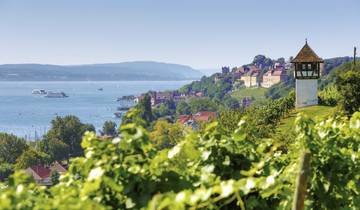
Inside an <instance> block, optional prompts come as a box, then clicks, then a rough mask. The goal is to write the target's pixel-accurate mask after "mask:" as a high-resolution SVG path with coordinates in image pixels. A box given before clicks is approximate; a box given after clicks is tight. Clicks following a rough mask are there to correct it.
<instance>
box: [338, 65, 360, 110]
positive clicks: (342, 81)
mask: <svg viewBox="0 0 360 210" xmlns="http://www.w3.org/2000/svg"><path fill="white" fill-rule="evenodd" d="M335 85H336V89H337V91H338V92H339V95H340V100H339V103H338V104H339V106H340V108H341V109H342V110H343V111H344V112H345V113H346V114H347V115H349V116H350V115H352V114H353V113H354V112H356V111H359V110H360V71H358V70H350V71H346V72H341V73H339V74H338V77H337V79H336V81H335Z"/></svg>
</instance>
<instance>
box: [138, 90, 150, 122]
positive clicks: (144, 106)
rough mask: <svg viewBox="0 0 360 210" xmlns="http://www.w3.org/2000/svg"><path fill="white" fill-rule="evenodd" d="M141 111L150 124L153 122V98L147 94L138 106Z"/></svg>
mask: <svg viewBox="0 0 360 210" xmlns="http://www.w3.org/2000/svg"><path fill="white" fill-rule="evenodd" d="M138 107H139V109H140V111H141V117H142V118H143V119H144V120H145V121H146V122H148V123H150V122H152V120H153V114H152V109H151V96H150V95H149V94H148V93H147V94H145V96H144V98H143V99H142V100H141V101H140V102H139V105H138Z"/></svg>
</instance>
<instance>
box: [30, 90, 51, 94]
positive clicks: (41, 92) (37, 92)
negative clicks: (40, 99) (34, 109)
mask: <svg viewBox="0 0 360 210" xmlns="http://www.w3.org/2000/svg"><path fill="white" fill-rule="evenodd" d="M31 94H34V95H46V94H47V92H46V90H44V89H34V90H32V92H31Z"/></svg>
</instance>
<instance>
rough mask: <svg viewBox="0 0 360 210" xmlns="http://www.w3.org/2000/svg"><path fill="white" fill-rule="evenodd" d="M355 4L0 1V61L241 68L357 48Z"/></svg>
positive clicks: (359, 6)
mask: <svg viewBox="0 0 360 210" xmlns="http://www.w3.org/2000/svg"><path fill="white" fill-rule="evenodd" d="M359 22H360V1H359V0H244V1H241V0H0V64H5V63H43V64H85V63H114V62H124V61H137V60H142V61H159V62H168V63H178V64H184V65H189V66H192V67H193V68H197V69H207V68H220V67H221V66H224V65H226V66H240V65H243V64H247V63H250V62H251V61H252V59H253V57H254V56H255V55H257V54H264V55H266V56H268V57H271V58H279V57H285V58H288V57H289V56H295V55H296V54H297V52H298V51H299V50H300V48H301V47H302V46H303V45H304V42H305V38H307V39H308V42H309V44H310V46H311V47H312V48H313V49H314V50H315V51H316V52H317V54H318V55H319V56H320V57H323V58H330V57H337V56H351V55H352V50H353V47H354V46H358V47H359V48H360V27H359Z"/></svg>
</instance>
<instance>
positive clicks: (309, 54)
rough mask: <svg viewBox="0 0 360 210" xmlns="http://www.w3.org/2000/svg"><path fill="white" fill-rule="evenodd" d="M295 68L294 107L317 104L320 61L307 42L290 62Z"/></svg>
mask: <svg viewBox="0 0 360 210" xmlns="http://www.w3.org/2000/svg"><path fill="white" fill-rule="evenodd" d="M291 63H293V64H294V66H295V79H296V84H295V86H296V102H295V106H296V107H305V106H311V105H317V104H318V95H317V91H318V79H319V78H320V68H321V63H324V60H323V59H321V58H320V57H319V56H318V55H316V53H315V52H314V51H313V50H312V49H311V48H310V46H309V45H308V43H307V41H306V43H305V45H304V47H303V48H302V49H301V50H300V52H299V53H298V54H297V56H296V57H295V58H294V59H293V60H292V61H291Z"/></svg>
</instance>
